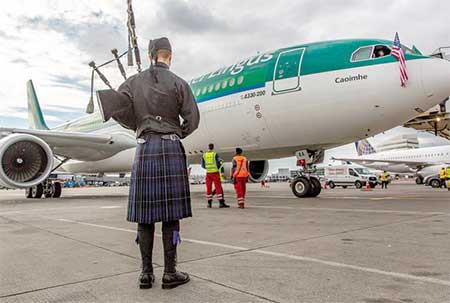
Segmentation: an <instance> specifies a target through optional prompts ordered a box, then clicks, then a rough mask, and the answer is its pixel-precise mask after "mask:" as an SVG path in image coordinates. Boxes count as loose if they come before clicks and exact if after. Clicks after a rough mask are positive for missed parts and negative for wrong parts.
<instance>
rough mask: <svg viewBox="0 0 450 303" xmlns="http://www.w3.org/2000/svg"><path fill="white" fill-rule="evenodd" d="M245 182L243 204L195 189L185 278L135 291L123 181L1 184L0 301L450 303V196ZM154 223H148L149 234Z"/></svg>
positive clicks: (185, 231)
mask: <svg viewBox="0 0 450 303" xmlns="http://www.w3.org/2000/svg"><path fill="white" fill-rule="evenodd" d="M270 185H271V187H270V188H260V186H259V185H258V184H251V185H250V186H249V192H248V198H247V208H246V209H244V210H241V209H238V208H237V205H236V200H235V196H234V192H233V191H232V187H231V186H230V185H229V184H227V185H226V186H225V188H226V192H225V197H226V198H227V202H228V203H229V204H231V206H232V208H230V209H219V208H218V203H216V204H214V206H213V209H207V208H206V205H205V204H206V201H205V200H204V193H203V187H204V185H193V186H192V192H193V193H192V196H193V212H194V217H193V218H189V219H185V220H183V221H182V226H181V228H182V231H181V235H182V244H181V245H180V247H179V265H178V268H179V270H182V271H186V272H188V273H189V274H190V275H191V278H192V279H191V282H190V283H188V284H186V285H183V286H180V287H178V288H176V289H173V290H162V289H161V281H160V280H161V277H162V271H163V268H162V265H163V259H162V247H161V241H160V238H159V234H158V238H157V239H156V241H155V248H154V262H155V270H156V272H155V273H156V279H157V280H156V281H157V282H156V285H155V286H154V288H153V289H149V290H141V289H139V288H138V286H137V278H138V275H139V272H140V260H139V251H138V247H137V246H136V244H135V243H134V240H135V237H136V226H135V224H132V223H129V222H127V221H126V220H125V216H126V205H127V193H128V192H127V191H128V188H127V187H108V188H80V189H64V191H63V197H62V198H60V199H40V200H33V199H25V197H24V192H23V191H19V190H14V191H12V190H9V191H6V190H3V191H0V302H5V303H11V302H185V303H189V302H196V303H198V302H346V303H347V302H365V303H391V302H403V303H404V302H418V303H424V302H450V238H449V229H450V193H449V192H448V191H447V190H446V189H432V188H427V187H424V186H418V185H413V184H398V185H396V184H393V185H392V186H390V188H388V189H387V190H381V189H379V188H376V189H375V190H373V191H361V190H357V189H354V188H353V189H351V188H348V189H333V190H331V189H328V190H323V191H322V194H321V195H320V196H319V197H318V198H310V199H298V198H295V197H294V196H293V195H292V193H291V191H290V189H289V186H288V184H286V183H279V184H274V183H272V184H270ZM159 229H160V227H159V226H157V231H159Z"/></svg>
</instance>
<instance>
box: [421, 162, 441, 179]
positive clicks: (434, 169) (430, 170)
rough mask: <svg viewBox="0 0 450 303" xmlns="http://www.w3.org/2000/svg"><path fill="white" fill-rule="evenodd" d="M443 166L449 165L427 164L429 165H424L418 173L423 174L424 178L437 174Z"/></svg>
mask: <svg viewBox="0 0 450 303" xmlns="http://www.w3.org/2000/svg"><path fill="white" fill-rule="evenodd" d="M443 167H447V165H445V164H437V165H432V166H427V167H424V168H422V169H420V170H418V171H417V174H418V175H419V176H421V177H422V178H425V177H426V176H431V175H437V174H439V171H440V170H441V168H443Z"/></svg>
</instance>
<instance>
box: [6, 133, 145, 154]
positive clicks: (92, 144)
mask: <svg viewBox="0 0 450 303" xmlns="http://www.w3.org/2000/svg"><path fill="white" fill-rule="evenodd" d="M10 134H28V135H32V136H36V137H39V138H40V139H42V140H44V141H45V142H46V143H47V144H48V145H49V146H50V147H51V148H52V150H53V152H54V154H55V155H58V156H62V157H66V158H70V159H75V160H80V161H97V160H102V159H106V158H109V157H111V156H113V155H115V154H117V153H118V152H121V151H123V150H126V149H130V148H133V147H135V146H136V139H135V138H134V137H133V136H132V135H129V134H126V133H117V134H114V133H113V134H92V133H81V132H62V131H52V130H41V129H39V130H37V129H17V128H0V138H3V137H6V136H8V135H10Z"/></svg>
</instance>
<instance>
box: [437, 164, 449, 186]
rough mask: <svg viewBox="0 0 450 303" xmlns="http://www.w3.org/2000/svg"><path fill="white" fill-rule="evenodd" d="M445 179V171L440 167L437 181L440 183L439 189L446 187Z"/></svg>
mask: <svg viewBox="0 0 450 303" xmlns="http://www.w3.org/2000/svg"><path fill="white" fill-rule="evenodd" d="M447 178H448V177H447V170H446V169H445V167H442V168H441V170H440V171H439V180H440V181H441V186H440V187H446V184H445V182H446V181H447Z"/></svg>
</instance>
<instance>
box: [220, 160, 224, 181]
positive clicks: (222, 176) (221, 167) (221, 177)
mask: <svg viewBox="0 0 450 303" xmlns="http://www.w3.org/2000/svg"><path fill="white" fill-rule="evenodd" d="M224 164H225V161H223V160H222V159H220V167H219V174H220V182H221V183H223V182H225V167H224Z"/></svg>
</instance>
